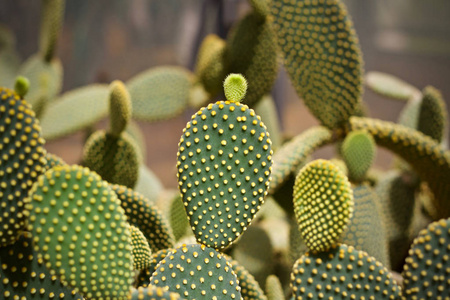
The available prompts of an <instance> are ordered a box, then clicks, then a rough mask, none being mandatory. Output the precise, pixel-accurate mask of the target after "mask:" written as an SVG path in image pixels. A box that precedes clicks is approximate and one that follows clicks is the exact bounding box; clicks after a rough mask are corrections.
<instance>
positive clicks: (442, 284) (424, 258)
mask: <svg viewBox="0 0 450 300" xmlns="http://www.w3.org/2000/svg"><path fill="white" fill-rule="evenodd" d="M449 257H450V219H441V220H439V221H437V222H434V223H431V224H430V225H428V227H427V228H426V229H424V230H422V231H421V232H420V234H419V236H418V237H417V238H416V239H415V240H414V242H413V244H412V246H411V249H410V250H409V256H408V257H407V258H406V260H405V266H404V269H403V272H402V276H403V278H404V281H403V289H404V299H448V298H449V297H450V279H449V278H450V277H449V276H450V275H449V272H450V269H449Z"/></svg>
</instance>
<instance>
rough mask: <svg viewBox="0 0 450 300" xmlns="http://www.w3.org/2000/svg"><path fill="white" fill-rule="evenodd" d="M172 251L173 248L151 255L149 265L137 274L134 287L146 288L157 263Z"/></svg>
mask: <svg viewBox="0 0 450 300" xmlns="http://www.w3.org/2000/svg"><path fill="white" fill-rule="evenodd" d="M173 250H174V249H173V248H168V249H161V250H159V251H158V252H156V253H153V254H152V256H151V258H150V265H149V266H148V267H147V268H145V269H143V270H141V271H140V272H139V274H138V276H137V278H136V281H135V282H134V287H136V288H138V287H147V286H148V285H149V284H150V277H151V276H152V274H153V272H155V270H156V267H157V266H158V264H159V262H160V261H161V260H163V259H164V258H165V257H166V256H167V255H168V254H170V252H172V251H173Z"/></svg>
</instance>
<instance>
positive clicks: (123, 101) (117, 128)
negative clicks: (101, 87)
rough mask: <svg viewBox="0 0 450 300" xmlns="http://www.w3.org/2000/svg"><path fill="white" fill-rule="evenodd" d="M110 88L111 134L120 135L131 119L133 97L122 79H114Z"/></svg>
mask: <svg viewBox="0 0 450 300" xmlns="http://www.w3.org/2000/svg"><path fill="white" fill-rule="evenodd" d="M110 89H111V92H110V95H109V112H110V118H111V121H110V124H109V128H110V129H109V131H110V133H111V134H113V135H115V136H119V135H120V134H121V133H122V131H124V130H125V127H126V126H127V124H128V121H129V120H130V119H131V99H130V94H129V93H128V90H127V88H126V86H125V85H124V84H123V82H122V81H119V80H116V81H113V82H112V83H111V85H110Z"/></svg>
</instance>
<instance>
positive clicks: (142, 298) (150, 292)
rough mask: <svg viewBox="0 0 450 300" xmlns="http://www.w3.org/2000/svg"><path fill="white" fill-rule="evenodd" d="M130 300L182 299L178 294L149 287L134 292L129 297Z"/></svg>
mask: <svg viewBox="0 0 450 300" xmlns="http://www.w3.org/2000/svg"><path fill="white" fill-rule="evenodd" d="M129 299H130V300H178V299H181V298H180V295H178V294H177V293H172V292H168V291H166V289H165V288H161V287H156V286H149V287H145V288H143V287H140V288H138V289H137V290H134V291H133V292H132V293H131V296H130V297H129Z"/></svg>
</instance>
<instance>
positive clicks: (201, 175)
mask: <svg viewBox="0 0 450 300" xmlns="http://www.w3.org/2000/svg"><path fill="white" fill-rule="evenodd" d="M230 76H231V77H230V78H227V79H226V80H225V85H227V88H226V92H225V94H227V95H228V97H230V98H232V99H228V100H227V101H219V102H216V103H215V104H209V105H208V106H207V107H203V108H201V109H200V110H199V111H198V112H197V113H195V114H194V115H193V116H192V119H191V121H190V122H189V123H188V124H187V125H186V128H184V129H183V135H182V137H181V139H180V142H179V145H178V153H177V158H178V162H177V169H178V184H179V189H180V191H181V194H182V197H183V202H184V206H185V209H186V212H187V216H188V219H189V223H190V225H191V228H192V230H193V232H194V234H195V236H196V238H197V241H198V242H200V243H202V244H205V245H207V246H210V247H213V248H215V249H224V248H226V247H227V246H229V245H230V244H231V243H233V242H234V241H235V240H236V239H237V238H238V237H239V236H240V235H241V234H242V233H243V231H245V230H246V229H247V227H248V226H249V225H250V223H251V221H252V219H253V217H254V216H255V214H256V212H257V211H258V210H259V209H260V207H261V205H262V204H263V203H264V197H265V196H266V194H267V189H268V186H269V181H270V172H271V166H272V150H271V141H270V138H269V135H268V133H267V130H266V127H265V125H264V123H263V122H262V121H261V120H260V118H259V117H258V116H257V115H256V114H255V112H254V111H253V110H252V109H250V108H248V106H246V105H244V104H241V103H239V102H237V101H239V100H241V99H240V97H242V96H243V95H244V94H245V84H244V83H243V81H244V80H245V79H243V78H241V79H242V80H240V79H238V78H236V77H239V75H230ZM235 83H238V84H235ZM241 83H242V84H241ZM228 84H231V85H230V86H228Z"/></svg>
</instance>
